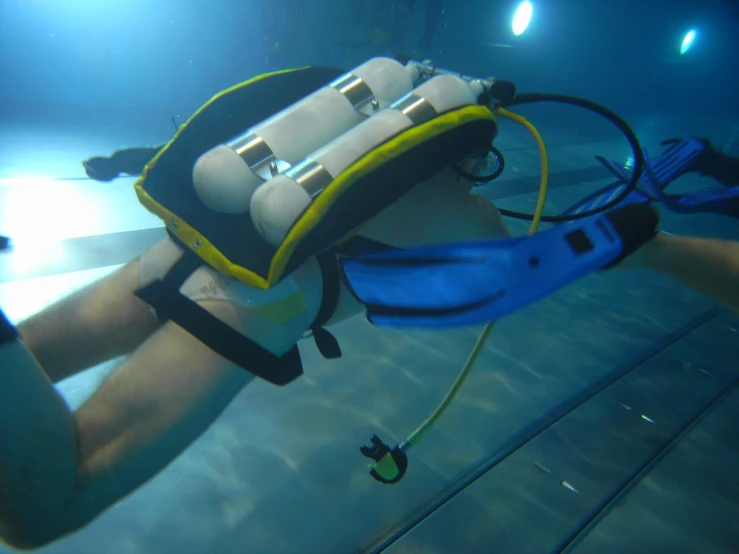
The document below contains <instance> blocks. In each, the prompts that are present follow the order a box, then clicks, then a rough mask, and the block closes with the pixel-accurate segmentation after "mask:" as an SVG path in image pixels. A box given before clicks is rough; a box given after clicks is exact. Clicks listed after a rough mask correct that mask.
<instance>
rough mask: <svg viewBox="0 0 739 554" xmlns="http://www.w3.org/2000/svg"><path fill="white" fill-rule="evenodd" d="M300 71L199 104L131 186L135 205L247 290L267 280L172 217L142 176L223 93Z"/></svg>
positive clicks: (264, 284)
mask: <svg viewBox="0 0 739 554" xmlns="http://www.w3.org/2000/svg"><path fill="white" fill-rule="evenodd" d="M302 69H306V68H299V69H285V70H282V71H275V72H272V73H265V74H263V75H258V76H257V77H254V78H253V79H249V80H248V81H244V82H242V83H239V84H238V85H234V86H233V87H230V88H227V89H226V90H223V91H221V92H219V93H218V94H216V95H215V96H213V97H212V98H211V99H210V100H208V102H206V103H205V104H203V105H202V106H201V107H200V109H198V110H197V111H196V112H195V113H194V114H193V115H191V116H190V117H189V118H188V120H187V121H186V122H185V123H183V124H182V125H180V127H179V129H177V132H176V133H175V135H174V137H172V139H171V140H170V141H169V142H168V143H167V144H166V145H165V146H164V148H162V149H161V150H160V151H159V152H157V155H156V156H154V158H152V159H151V160H150V161H149V163H148V164H146V167H144V171H143V172H142V173H141V177H139V178H138V179H137V180H136V183H134V190H135V191H136V196H137V197H138V199H139V202H141V204H142V205H143V206H144V207H145V208H146V209H147V210H148V211H149V212H151V213H153V214H154V215H156V216H157V217H159V218H160V219H161V220H162V221H163V222H164V224H165V225H166V226H167V228H168V229H169V230H170V231H171V232H172V233H173V234H174V235H175V236H176V237H177V238H178V239H180V240H181V241H182V242H183V243H184V244H185V245H186V246H187V247H188V248H189V249H190V250H192V251H193V252H195V253H196V254H197V255H198V256H199V257H200V258H201V259H202V260H203V261H205V262H206V263H208V264H209V265H210V266H212V267H213V268H214V269H216V270H217V271H220V272H221V273H224V274H225V275H228V276H230V277H234V278H235V279H238V280H239V281H241V282H242V283H245V284H247V285H249V286H251V287H254V288H258V289H267V288H269V286H268V284H267V281H266V280H265V279H264V278H262V277H261V276H259V275H258V274H256V273H254V272H252V271H249V270H248V269H246V268H244V267H241V266H239V265H236V264H234V263H232V262H231V261H229V260H228V258H226V256H224V255H223V254H222V253H221V252H220V251H219V250H218V249H217V248H216V247H215V246H214V245H213V244H212V243H211V242H210V241H208V240H207V239H206V238H205V237H204V236H202V235H201V234H200V233H199V232H198V231H197V230H196V229H195V228H194V227H192V226H191V225H189V224H188V223H187V222H185V221H184V220H183V219H182V218H180V217H178V216H176V215H175V214H173V213H172V212H170V211H169V210H167V209H166V208H165V207H164V206H162V205H161V204H159V203H158V202H157V201H156V200H154V199H153V198H152V197H151V196H150V195H149V193H148V192H146V190H145V189H144V182H145V181H146V177H147V176H148V174H149V170H150V169H152V168H153V167H154V166H156V163H157V161H159V159H160V158H161V157H162V156H163V155H164V153H165V152H166V151H167V150H168V149H169V147H170V146H171V145H172V143H174V141H175V140H177V138H178V137H179V136H180V134H182V132H183V131H184V130H185V129H186V128H187V126H188V125H189V124H190V123H191V122H192V121H193V120H194V119H195V118H196V117H197V116H198V115H200V114H201V113H202V112H203V111H204V110H205V109H207V108H208V107H209V106H210V105H211V104H213V103H214V102H216V101H218V100H219V99H221V98H222V97H223V96H226V95H227V94H230V93H232V92H233V91H235V90H239V89H241V88H243V87H247V86H249V85H251V84H253V83H255V82H257V81H261V80H263V79H267V78H269V77H272V76H273V75H280V74H283V73H291V72H294V71H301V70H302ZM196 241H197V243H198V244H199V246H198V247H197V248H195V246H194V245H195V244H196Z"/></svg>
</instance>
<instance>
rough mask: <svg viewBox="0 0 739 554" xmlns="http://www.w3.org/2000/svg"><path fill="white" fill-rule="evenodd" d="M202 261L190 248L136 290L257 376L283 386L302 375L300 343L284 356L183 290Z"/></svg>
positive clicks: (167, 316)
mask: <svg viewBox="0 0 739 554" xmlns="http://www.w3.org/2000/svg"><path fill="white" fill-rule="evenodd" d="M202 264H203V262H202V260H201V259H200V258H198V256H197V255H195V254H194V253H192V252H191V251H188V250H186V251H185V254H184V255H183V256H182V257H181V258H180V259H179V260H178V261H177V263H175V265H174V266H172V269H170V270H169V272H168V273H167V275H166V276H165V277H164V279H162V280H159V281H155V282H153V283H151V284H150V285H148V286H146V287H144V288H142V289H140V290H138V291H136V293H135V294H136V296H137V297H139V298H140V299H141V300H143V301H144V302H146V303H147V304H149V305H150V306H152V307H153V308H154V309H155V310H156V311H157V315H158V316H159V319H160V321H162V322H165V321H169V320H171V321H173V322H174V323H176V324H177V325H179V326H180V327H182V328H183V329H185V331H187V332H188V333H190V334H191V335H193V336H194V337H196V338H197V339H199V340H200V341H201V342H202V343H203V344H205V345H206V346H207V347H208V348H210V349H211V350H213V351H214V352H217V353H218V354H220V355H221V356H223V357H224V358H226V359H227V360H229V361H230V362H233V363H235V364H236V365H238V366H240V367H242V368H244V369H246V370H248V371H249V372H251V373H253V374H254V375H256V376H257V377H261V378H262V379H264V380H265V381H269V382H270V383H273V384H275V385H280V386H282V385H286V384H288V383H289V382H291V381H293V380H295V379H297V378H298V377H300V375H302V374H303V364H302V362H301V360H300V352H299V351H298V347H297V346H294V347H293V348H292V349H291V350H290V351H289V352H287V353H286V354H285V355H283V356H282V357H278V356H275V355H274V354H272V353H271V352H269V351H268V350H266V349H264V348H263V347H261V346H260V345H258V344H257V343H255V342H254V341H252V340H250V339H249V338H247V337H245V336H244V335H242V334H241V333H239V332H238V331H237V330H236V329H234V328H233V327H231V326H230V325H228V324H227V323H224V322H223V321H221V320H220V319H218V318H217V317H216V316H214V315H213V314H211V313H210V312H209V311H208V310H206V309H205V308H203V307H202V306H200V305H199V304H197V303H196V302H193V301H192V300H190V299H189V298H187V297H185V296H184V295H183V294H182V293H181V292H180V290H179V289H180V287H181V286H182V284H183V283H184V282H185V281H186V280H187V278H188V277H189V276H190V275H192V274H193V272H194V271H195V270H196V269H197V268H198V267H200V266H201V265H202Z"/></svg>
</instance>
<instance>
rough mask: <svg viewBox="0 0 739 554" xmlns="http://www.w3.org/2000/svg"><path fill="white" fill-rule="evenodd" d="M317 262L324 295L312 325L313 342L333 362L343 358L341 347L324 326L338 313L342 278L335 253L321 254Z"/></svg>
mask: <svg viewBox="0 0 739 554" xmlns="http://www.w3.org/2000/svg"><path fill="white" fill-rule="evenodd" d="M317 260H318V265H319V266H320V268H321V280H322V282H323V295H322V298H321V307H320V308H319V309H318V314H317V315H316V318H315V319H314V320H313V323H311V326H310V329H311V331H312V332H313V340H314V341H315V342H316V346H317V347H318V351H319V352H320V353H321V355H322V356H323V357H324V358H326V359H328V360H333V359H336V358H340V357H341V347H340V346H339V341H337V340H336V337H334V336H333V335H332V334H331V333H329V332H328V331H327V330H326V329H324V328H323V326H324V325H325V324H326V322H327V321H328V320H329V319H331V316H332V315H333V314H334V312H335V311H336V305H337V304H338V303H339V290H340V287H341V277H340V276H339V265H338V263H337V262H336V256H335V254H334V253H333V252H326V253H324V254H320V255H319V256H318V257H317Z"/></svg>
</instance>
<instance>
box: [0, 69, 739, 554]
mask: <svg viewBox="0 0 739 554" xmlns="http://www.w3.org/2000/svg"><path fill="white" fill-rule="evenodd" d="M414 71H415V69H414V68H413V67H410V66H406V67H404V66H402V65H401V64H392V63H390V61H388V60H379V61H378V60H371V61H370V62H367V64H364V65H362V66H360V67H358V68H355V69H354V70H353V71H352V72H351V73H348V74H342V73H340V72H335V71H333V70H328V69H326V68H309V69H304V70H295V71H289V72H281V73H279V74H275V75H273V76H271V77H270V78H265V79H256V80H254V81H253V82H247V83H245V84H243V85H241V86H239V87H235V88H233V89H229V91H227V92H224V93H223V94H221V95H218V96H216V97H215V98H214V100H212V101H211V102H209V103H208V104H207V105H206V106H204V107H203V108H202V109H201V110H199V111H198V112H197V113H196V115H195V116H194V117H193V118H191V119H190V120H189V121H188V123H187V124H186V125H184V126H183V127H182V128H181V129H180V130H179V131H178V133H177V135H176V136H175V138H174V139H173V140H172V141H170V142H169V143H168V144H167V145H166V146H165V147H164V148H162V149H161V150H159V151H158V152H157V154H156V155H155V157H154V159H152V160H150V161H149V162H148V163H147V166H146V171H145V172H144V175H143V176H142V177H141V179H139V180H138V181H137V183H136V185H135V190H136V194H137V196H138V198H139V200H140V201H141V203H142V204H143V205H144V206H145V207H146V208H147V209H149V210H150V211H152V213H155V214H156V215H158V216H160V217H161V218H162V220H163V222H164V224H165V225H166V229H167V233H168V236H167V238H165V239H164V240H162V241H161V242H160V243H158V244H156V245H154V246H153V247H151V248H149V249H148V250H146V251H145V252H144V253H143V254H142V255H141V256H140V257H138V258H136V259H134V260H132V261H131V262H129V263H128V264H126V265H125V266H124V267H122V268H120V269H118V270H116V271H115V272H113V273H112V274H111V275H110V276H108V277H106V278H104V279H102V280H100V281H98V282H97V283H94V284H92V285H90V286H88V287H86V288H84V289H82V290H80V291H78V292H75V293H74V294H72V295H70V296H68V297H66V298H64V299H62V300H60V301H59V302H57V303H56V304H54V305H52V306H50V307H47V308H45V309H44V310H42V311H41V312H39V313H38V314H36V315H34V316H32V317H30V318H29V319H27V320H25V321H23V322H21V323H20V324H19V325H17V326H15V325H13V324H12V323H11V322H9V321H8V320H7V319H6V318H5V317H1V318H0V364H1V365H2V376H3V386H2V387H0V429H2V431H3V432H2V434H1V435H0V440H1V441H2V443H1V444H0V476H2V486H1V487H0V538H1V539H2V540H3V541H4V542H5V543H6V544H8V545H10V546H12V547H14V548H19V549H31V548H39V547H42V546H44V545H47V544H49V543H51V542H53V541H55V540H57V539H59V538H61V537H63V536H65V535H67V534H69V533H72V532H74V531H76V530H79V529H81V528H83V527H84V526H86V525H87V524H88V523H89V522H91V521H92V520H93V519H95V518H96V517H97V516H98V515H100V514H101V513H103V512H104V511H105V510H107V509H108V508H109V507H111V506H112V505H114V504H115V503H116V502H118V501H120V500H121V499H122V498H124V497H125V496H127V495H128V494H130V493H131V492H132V491H134V490H135V489H137V488H138V487H140V486H142V485H144V484H145V483H146V482H147V481H148V480H150V479H151V478H152V477H154V476H155V475H156V474H157V473H159V472H160V471H161V470H162V469H164V468H165V467H166V466H167V465H168V464H169V463H170V462H171V461H172V460H173V459H175V458H176V457H177V456H179V455H180V454H181V453H182V452H183V450H185V449H186V448H187V447H188V446H189V445H190V444H191V443H192V442H193V441H194V440H196V439H197V438H198V437H199V436H200V435H201V434H202V433H203V432H204V431H205V430H206V429H207V428H208V427H209V426H210V425H211V424H212V423H213V422H214V421H215V420H216V419H217V418H218V417H219V415H220V414H221V413H222V412H223V410H224V409H225V408H226V407H227V406H228V405H229V403H230V402H231V401H232V400H233V399H234V397H235V396H236V395H237V394H238V393H239V392H240V391H241V390H242V389H243V388H244V387H246V386H247V385H248V384H249V383H250V382H252V381H253V380H254V379H255V378H256V377H259V378H262V379H265V380H268V381H270V382H272V383H275V384H278V385H285V384H287V383H289V382H291V381H292V380H294V379H295V378H297V377H299V375H300V374H301V373H302V367H301V366H300V358H299V352H298V349H297V344H298V343H299V341H300V340H302V339H304V338H308V337H310V338H312V339H313V340H315V341H316V344H317V345H318V348H319V350H320V351H321V353H322V354H323V355H324V357H326V358H332V357H337V356H339V355H341V352H340V350H338V344H337V343H336V342H335V339H333V337H332V335H330V333H329V332H328V331H326V329H325V328H326V327H331V326H333V325H337V324H340V323H341V322H342V321H345V320H347V319H348V318H350V317H354V316H356V315H360V314H362V313H365V312H369V311H371V310H372V307H373V305H375V306H376V304H377V303H378V302H380V301H383V300H388V297H387V295H384V294H383V293H382V290H380V289H378V287H374V288H373V287H372V282H373V279H374V278H376V279H377V282H380V281H384V282H386V283H387V284H388V286H390V287H391V288H392V287H395V288H396V289H403V290H400V294H401V296H403V295H405V296H404V297H403V298H401V296H398V297H397V298H396V299H397V300H398V302H399V303H401V301H402V300H404V299H405V300H407V299H410V300H412V301H414V302H418V301H421V302H424V303H425V304H424V305H425V309H424V310H415V309H398V310H394V311H389V310H379V311H375V312H374V313H375V316H377V317H378V318H382V317H394V318H398V319H400V320H402V321H401V324H403V323H409V322H411V323H412V324H414V325H416V324H419V325H422V323H419V321H420V319H421V318H425V322H426V323H427V325H426V326H433V325H435V324H436V322H438V321H439V320H443V319H444V318H450V317H451V318H454V317H457V316H461V318H462V319H461V320H456V321H452V322H449V324H450V325H453V324H460V323H465V322H469V320H466V319H465V318H466V313H463V312H464V310H463V309H462V308H464V306H462V305H451V304H446V303H445V302H446V300H447V299H444V300H443V301H442V299H441V296H443V295H444V294H445V291H446V289H447V288H449V287H448V286H447V285H451V288H452V289H454V290H455V291H457V292H458V293H459V294H461V295H466V296H467V300H466V301H470V302H472V304H473V305H474V308H475V309H477V307H478V305H479V304H480V303H481V302H482V301H483V300H485V299H486V298H488V297H491V298H492V300H491V302H492V303H491V305H490V306H491V307H492V308H495V305H496V301H497V299H499V297H498V296H497V291H496V290H494V289H493V287H492V285H491V287H490V288H489V289H484V288H483V289H475V288H467V287H465V286H463V285H464V283H465V282H466V280H468V279H474V278H476V276H478V277H481V278H482V279H483V280H485V281H490V282H491V283H492V282H493V281H495V280H496V279H498V275H499V273H505V267H503V266H501V265H500V264H496V259H497V258H495V257H494V256H493V254H490V255H489V257H487V258H486V256H487V255H486V254H485V251H490V252H492V251H494V250H496V249H497V250H502V251H504V252H505V254H506V256H507V257H508V258H511V256H513V258H515V259H516V260H517V261H522V262H523V263H522V264H520V265H517V266H516V267H514V270H515V275H514V276H513V277H516V276H519V277H521V279H519V280H520V281H526V279H528V278H529V277H531V276H532V275H535V273H536V271H537V268H539V267H544V268H549V267H553V268H554V270H555V271H554V272H553V273H554V274H556V275H559V276H564V277H566V278H565V279H563V280H562V282H561V283H559V285H560V286H564V285H565V284H566V283H567V282H571V280H573V279H574V278H576V277H577V276H581V275H584V274H586V273H588V272H590V271H595V270H598V269H604V268H608V267H632V268H647V269H656V270H658V271H661V272H664V273H666V274H668V275H670V276H672V277H675V278H677V279H680V280H682V281H683V282H685V283H687V284H688V285H690V286H693V287H694V288H696V289H698V290H701V291H702V292H704V293H706V294H708V295H709V296H712V297H713V298H715V299H716V300H718V301H720V302H724V303H725V304H726V305H727V306H729V307H730V308H732V309H734V310H736V311H738V312H739V298H737V290H738V289H739V287H736V283H737V282H739V244H736V243H731V242H728V241H713V240H710V239H700V238H679V237H667V236H663V235H661V234H659V233H657V230H656V226H657V216H656V212H654V211H653V210H652V209H651V208H649V207H640V206H626V207H625V208H623V209H624V210H625V211H619V210H618V209H617V210H615V211H614V212H612V213H610V212H608V213H605V214H602V215H600V216H598V217H597V218H596V219H595V220H583V221H582V223H581V224H576V225H574V228H573V229H569V228H565V226H562V227H561V228H556V229H553V230H548V231H545V232H543V233H541V234H540V235H533V236H532V237H531V238H530V239H529V238H524V239H509V233H508V231H507V230H506V227H505V225H504V223H503V221H502V218H501V216H500V213H499V212H498V210H497V209H496V208H495V206H493V205H492V204H491V203H489V202H488V201H486V200H484V199H482V198H480V197H478V196H474V195H471V194H469V192H470V190H471V188H472V187H473V185H474V182H473V181H472V180H470V179H467V178H465V177H464V176H463V175H462V174H461V173H460V172H459V170H458V166H459V164H462V166H463V167H464V168H466V171H472V169H473V168H474V167H477V166H479V164H480V163H481V160H482V158H483V157H484V155H485V153H486V152H487V146H488V145H489V144H490V142H491V141H492V138H493V137H494V135H495V132H496V123H495V118H494V117H493V115H492V113H491V112H490V109H489V108H488V107H487V106H485V105H480V104H479V97H478V94H477V91H479V90H480V89H481V87H482V85H481V84H480V83H479V82H473V83H466V82H465V81H463V79H461V78H458V77H452V76H449V75H447V76H438V77H434V78H432V79H430V80H429V81H427V82H425V83H424V84H422V85H419V86H416V87H414V83H415V82H416V78H417V77H418V75H417V73H415V74H414ZM442 77H443V78H442ZM327 82H330V83H331V84H330V85H325V83H327ZM350 82H351V83H353V84H354V86H353V87H348V86H346V85H347V83H350ZM362 91H363V94H365V95H366V97H365V98H364V100H362V99H358V98H357V97H356V96H352V95H353V94H355V93H357V92H362ZM409 95H410V96H409ZM250 98H251V101H250V100H249V99H250ZM256 99H261V101H255V100H256ZM360 100H361V101H360ZM410 101H412V102H410ZM317 103H318V104H317ZM319 104H320V105H323V107H324V108H325V107H326V106H330V107H331V113H332V116H333V117H325V115H326V113H325V112H324V111H322V110H316V109H315V108H316V106H317V105H319ZM374 112H376V113H374ZM373 113H374V115H368V114H373ZM228 114H231V115H233V117H232V118H231V117H228ZM311 117H312V118H313V119H310V118H311ZM296 118H299V119H302V120H303V121H304V122H305V121H307V122H308V123H309V125H308V126H307V128H309V129H310V131H311V132H310V133H295V121H296ZM367 131H370V132H367ZM383 133H384V134H383ZM388 133H389V135H388ZM234 137H235V138H234ZM368 145H369V146H368ZM358 150H359V151H361V152H363V153H362V155H361V156H360V157H359V158H357V157H356V156H357V151H358ZM280 153H281V154H280ZM311 153H312V154H311ZM278 154H280V155H278ZM308 154H311V155H310V156H308ZM288 160H292V161H288ZM301 160H302V161H301ZM537 237H541V239H540V240H542V241H543V243H541V244H540V243H539V242H538V241H539V239H537ZM355 239H357V240H356V242H355ZM542 244H543V245H544V249H543V250H542V248H541V245H542ZM332 245H334V246H332ZM436 245H440V246H436ZM455 245H461V246H458V247H455ZM550 247H552V248H553V249H554V250H556V251H557V252H561V253H562V254H563V255H565V254H567V255H570V256H575V257H576V258H578V259H582V260H583V261H584V262H583V263H580V264H577V263H576V264H575V265H573V268H574V270H573V271H574V272H573V271H571V268H570V267H569V266H567V267H565V266H566V265H567V264H560V263H559V262H558V260H557V259H555V257H553V256H548V253H549V252H550V251H551V249H552V248H550ZM455 248H457V250H455ZM459 248H461V249H462V250H459ZM352 249H357V250H358V251H364V253H363V254H360V256H359V257H356V254H354V253H352V252H351V250H352ZM372 249H375V250H374V252H369V251H370V250H372ZM440 253H442V254H443V255H444V256H445V257H446V258H447V260H448V261H449V263H446V264H444V263H437V262H438V261H439V259H440V258H438V256H439V254H440ZM568 253H569V254H568ZM427 256H437V260H435V261H434V263H432V264H431V265H430V266H429V265H425V263H424V259H425V260H426V261H428V259H430V258H428V257H427ZM521 256H523V257H521ZM473 258H476V259H477V262H476V267H475V268H474V272H470V274H468V275H465V273H464V271H463V270H462V269H459V268H462V267H463V265H464V264H463V263H462V264H460V265H459V268H457V269H455V266H456V265H457V262H464V261H465V260H470V259H473ZM356 262H358V263H359V264H360V265H359V266H357V265H356ZM547 264H549V265H547ZM551 264H554V265H553V266H552V265H551ZM583 264H584V265H583ZM404 265H407V266H409V267H410V268H411V270H410V271H405V272H403V271H401V269H400V268H401V267H402V266H404ZM443 266H446V267H443ZM481 267H487V268H488V269H489V271H482V272H481V270H480V268H481ZM420 269H423V270H424V271H435V270H439V269H441V270H448V271H452V272H456V274H455V275H456V276H455V279H456V280H457V281H459V283H462V285H460V284H456V285H455V282H452V283H442V287H443V288H442V289H438V288H437V289H436V292H437V293H438V294H439V295H440V297H439V298H435V297H434V294H431V292H430V291H431V290H432V289H431V288H429V287H430V286H431V284H429V283H425V284H424V277H423V274H424V271H419V270H420ZM473 273H474V274H473ZM550 273H551V272H550V271H549V269H547V275H550ZM414 275H415V277H414ZM556 275H555V276H556ZM414 279H416V280H415V281H414ZM418 279H420V281H418ZM516 281H517V279H514V281H513V282H511V283H504V284H505V285H506V286H508V285H510V286H512V287H513V288H511V289H510V290H511V291H514V292H515V291H516V290H518V289H516V287H517V286H518V283H517V282H516ZM419 287H423V288H419ZM529 287H530V288H537V287H538V284H537V283H536V282H532V283H530V284H529ZM427 293H428V294H427ZM514 296H515V295H514ZM473 311H474V310H473ZM431 313H433V314H432V315H430V314H431ZM0 314H1V312H0ZM475 317H476V318H477V320H483V318H489V319H490V313H489V312H484V313H481V312H475ZM489 319H488V320H489ZM332 339H333V340H332ZM118 357H125V360H124V361H123V362H122V364H121V365H120V366H119V367H118V368H117V369H116V370H115V371H114V372H113V373H112V374H111V376H110V377H109V378H108V379H107V380H106V381H104V382H103V383H102V384H101V385H100V387H99V388H98V389H97V390H96V391H95V392H94V393H93V394H92V396H91V397H90V398H89V399H88V400H87V401H86V402H85V403H84V404H83V405H82V406H81V407H79V408H78V409H77V410H76V411H74V412H71V411H70V409H69V408H68V406H67V405H66V404H65V402H64V401H63V399H62V398H61V397H60V396H59V394H58V393H57V391H56V389H55V388H54V386H53V384H54V383H57V382H59V381H61V380H62V379H65V378H67V377H69V376H72V375H75V374H77V373H79V372H82V371H84V370H85V369H87V368H90V367H93V366H95V365H97V364H100V363H102V362H104V361H106V360H112V359H115V358H118Z"/></svg>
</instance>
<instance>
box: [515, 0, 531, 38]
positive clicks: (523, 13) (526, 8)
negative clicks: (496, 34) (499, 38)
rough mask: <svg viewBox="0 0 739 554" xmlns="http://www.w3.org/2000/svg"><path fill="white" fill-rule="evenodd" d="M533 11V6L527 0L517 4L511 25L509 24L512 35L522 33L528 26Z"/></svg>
mask: <svg viewBox="0 0 739 554" xmlns="http://www.w3.org/2000/svg"><path fill="white" fill-rule="evenodd" d="M533 13H534V7H533V6H532V5H531V2H528V0H527V1H526V2H521V5H519V6H518V9H517V10H516V13H515V15H514V16H513V25H511V30H512V31H513V34H514V35H516V36H520V35H522V34H523V32H524V31H525V30H526V27H528V26H529V22H530V21H531V15H532V14H533Z"/></svg>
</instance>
